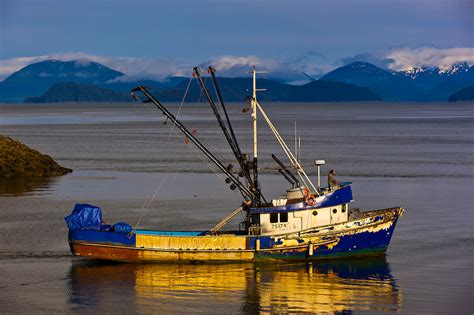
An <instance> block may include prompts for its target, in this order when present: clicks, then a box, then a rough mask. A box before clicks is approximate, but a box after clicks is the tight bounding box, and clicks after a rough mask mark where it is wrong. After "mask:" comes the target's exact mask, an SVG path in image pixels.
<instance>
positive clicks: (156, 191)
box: [135, 77, 193, 229]
mask: <svg viewBox="0 0 474 315" xmlns="http://www.w3.org/2000/svg"><path fill="white" fill-rule="evenodd" d="M192 80H193V78H192V77H191V78H190V79H189V82H188V86H187V87H186V91H185V92H184V96H183V99H182V100H181V104H180V106H179V108H178V112H177V113H176V117H179V114H180V112H181V109H182V107H183V104H184V100H185V99H186V96H187V94H188V91H189V87H190V86H191V82H192ZM175 125H176V123H174V122H173V125H172V126H171V130H170V133H169V135H168V139H167V141H166V145H169V142H170V139H171V135H172V134H173V131H174V127H175ZM168 175H169V173H166V174H165V176H163V179H162V180H161V183H160V184H159V185H158V188H157V189H156V190H155V192H154V193H153V195H152V197H151V198H150V200H149V201H148V202H147V201H146V199H145V200H144V201H143V205H142V208H141V210H140V212H142V215H141V216H140V218H139V219H138V221H137V223H136V224H135V229H137V228H138V225H139V224H140V222H141V220H142V219H143V217H144V216H145V210H148V209H149V207H150V205H151V204H152V202H153V201H154V200H155V198H156V196H157V194H158V192H159V191H160V190H161V187H162V186H163V184H164V182H165V180H166V179H167V177H168Z"/></svg>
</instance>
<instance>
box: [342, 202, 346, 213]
mask: <svg viewBox="0 0 474 315" xmlns="http://www.w3.org/2000/svg"><path fill="white" fill-rule="evenodd" d="M346 209H347V205H345V204H344V205H342V210H341V212H342V213H344V212H346Z"/></svg>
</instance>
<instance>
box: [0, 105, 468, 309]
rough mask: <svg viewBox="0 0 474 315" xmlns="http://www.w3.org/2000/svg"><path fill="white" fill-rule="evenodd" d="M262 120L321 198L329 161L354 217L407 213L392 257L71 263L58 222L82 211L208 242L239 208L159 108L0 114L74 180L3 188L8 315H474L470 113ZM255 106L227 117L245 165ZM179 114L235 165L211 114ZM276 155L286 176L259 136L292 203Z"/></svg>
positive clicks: (188, 110) (269, 185) (446, 110)
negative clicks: (395, 210)
mask: <svg viewBox="0 0 474 315" xmlns="http://www.w3.org/2000/svg"><path fill="white" fill-rule="evenodd" d="M262 105H264V107H265V109H266V111H267V113H268V115H269V116H270V118H271V119H272V121H273V123H274V125H275V126H276V127H277V128H278V129H279V131H280V133H281V135H282V136H283V138H284V139H285V140H286V141H287V142H288V146H289V147H290V148H294V143H295V142H294V139H295V124H296V129H297V136H296V138H300V139H301V150H300V151H301V160H302V163H303V164H304V165H305V167H306V170H307V172H308V173H309V174H310V177H311V178H312V179H313V180H314V182H316V168H315V166H314V163H313V162H314V160H315V159H324V160H326V165H324V166H323V167H322V171H323V174H324V175H326V174H327V172H328V171H329V170H330V169H335V170H336V172H337V175H338V176H337V178H338V179H339V180H342V181H351V182H353V193H354V199H355V201H354V203H353V207H359V208H361V209H362V210H370V209H378V208H386V207H394V206H402V207H404V208H405V209H406V211H405V214H404V215H403V217H402V218H401V219H400V220H399V222H398V225H397V228H396V230H395V234H394V236H393V239H392V242H391V245H390V247H389V250H388V252H387V254H386V256H382V257H376V258H368V259H350V260H333V261H322V262H313V263H294V262H293V263H281V262H280V263H279V262H268V263H241V264H233V263H232V264H178V263H174V264H120V263H106V262H98V261H88V260H85V259H81V258H75V257H72V256H71V254H70V252H69V247H68V244H67V227H66V224H65V222H64V219H63V218H64V217H65V216H66V215H68V214H69V213H70V212H71V210H72V208H73V207H74V204H75V203H91V204H94V205H97V206H100V207H101V208H102V209H103V215H104V219H105V220H106V221H107V222H109V223H115V222H118V221H126V222H128V223H130V224H131V225H133V226H138V227H141V228H155V229H184V230H206V229H208V228H209V227H210V226H212V225H213V224H214V223H216V222H217V221H218V220H219V219H220V218H221V217H223V216H225V215H227V214H228V213H229V212H230V211H232V210H233V209H234V208H236V207H237V206H238V205H239V204H240V202H241V198H240V197H239V195H238V193H236V192H235V191H231V190H229V188H228V186H227V184H225V182H224V180H225V177H223V176H222V175H220V174H218V172H217V170H216V168H215V167H213V166H212V165H211V164H210V163H209V161H208V160H207V159H206V158H205V157H204V156H203V155H202V154H200V153H199V152H197V150H196V148H195V147H194V146H193V144H192V143H189V141H188V139H186V138H183V137H182V136H181V134H179V132H178V130H177V129H176V128H174V127H173V126H172V124H171V123H170V122H168V123H167V124H165V119H164V118H163V117H162V116H161V115H160V113H159V112H158V111H157V110H154V109H152V108H150V107H144V106H143V105H137V104H87V105H84V104H45V105H29V104H16V105H0V134H2V135H7V136H11V137H13V138H15V139H18V140H20V141H22V142H23V143H25V144H27V145H29V146H31V147H32V148H34V149H37V150H39V151H41V152H43V153H46V154H48V155H51V156H52V157H53V158H55V159H56V160H57V161H58V162H59V163H60V164H61V165H63V166H65V167H69V168H72V169H73V170H74V172H73V173H71V174H68V175H65V176H61V177H56V178H52V179H43V180H40V179H21V180H19V179H17V180H13V179H8V180H1V181H0V279H1V280H0V314H9V313H72V312H76V311H79V312H87V313H155V314H169V313H205V314H238V313H279V314H284V313H322V314H385V313H387V314H388V313H401V314H472V313H473V311H474V299H473V296H474V257H473V255H474V254H473V253H474V241H473V222H474V207H473V204H474V105H473V104H467V103H465V104H464V103H454V104H451V103H449V104H448V103H427V104H424V103H393V104H391V103H328V104H325V103H316V104H310V103H305V104H301V103H298V104H296V103H290V104H287V103H273V104H262ZM245 106H247V105H246V104H243V103H242V104H237V103H234V104H229V106H228V107H229V112H230V115H231V118H232V120H233V121H234V127H235V130H236V134H237V137H238V138H239V140H240V144H241V147H242V150H243V151H244V152H248V153H251V148H252V132H251V129H250V127H251V121H250V115H249V112H247V113H242V112H241V110H242V108H244V107H245ZM169 107H170V109H171V111H172V112H174V113H176V114H177V115H178V116H179V118H180V119H182V120H183V122H184V123H185V125H187V126H188V127H189V129H190V130H192V132H193V133H194V134H195V135H196V137H198V138H199V139H201V140H202V141H203V142H204V143H205V144H206V145H208V146H209V147H210V148H211V150H212V151H213V152H215V154H216V155H217V156H218V157H219V158H221V159H222V160H223V161H225V162H226V163H233V162H232V156H231V154H230V152H229V150H228V149H227V146H226V143H225V141H224V138H223V136H222V134H221V133H220V132H219V129H218V128H217V124H216V122H215V119H214V118H213V116H212V113H211V111H210V109H209V108H208V107H207V106H206V105H205V104H184V105H183V106H180V104H171V105H169ZM260 118H261V116H260ZM271 153H275V154H276V155H277V156H279V157H280V158H281V159H282V160H284V161H286V159H285V156H284V154H283V151H282V150H281V149H280V147H279V145H278V144H277V142H276V141H275V138H274V137H273V134H272V133H271V131H270V130H269V128H268V127H267V126H266V124H265V122H264V121H263V120H259V160H260V166H261V167H262V168H263V169H262V176H261V180H262V187H263V193H264V195H265V196H266V197H267V198H268V199H271V198H272V197H276V196H278V195H279V194H281V193H282V192H284V190H285V189H287V188H288V184H287V183H286V182H285V179H284V178H283V177H281V176H279V175H278V174H276V173H275V166H276V165H275V163H274V162H272V160H271V157H270V154H271ZM234 164H236V163H234ZM322 183H323V184H325V183H326V178H325V176H324V177H323V178H322ZM239 219H241V218H237V219H236V220H235V221H233V222H232V223H231V225H233V226H231V227H230V228H232V227H234V228H235V227H237V226H238V223H239V221H240V220H239Z"/></svg>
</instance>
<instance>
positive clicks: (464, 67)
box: [399, 61, 474, 80]
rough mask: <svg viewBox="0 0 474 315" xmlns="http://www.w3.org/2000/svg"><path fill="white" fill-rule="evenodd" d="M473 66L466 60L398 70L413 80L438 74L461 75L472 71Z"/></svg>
mask: <svg viewBox="0 0 474 315" xmlns="http://www.w3.org/2000/svg"><path fill="white" fill-rule="evenodd" d="M473 67H474V66H471V65H469V64H468V62H467V61H462V62H457V63H455V64H453V65H443V66H438V67H423V68H420V67H412V68H408V69H406V70H402V71H399V72H400V73H401V74H403V75H405V76H407V77H409V78H411V79H413V80H415V79H417V78H420V77H423V76H440V77H442V78H446V77H449V76H456V75H463V74H465V73H467V72H469V71H472V68H473Z"/></svg>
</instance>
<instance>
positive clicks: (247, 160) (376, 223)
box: [65, 67, 404, 262]
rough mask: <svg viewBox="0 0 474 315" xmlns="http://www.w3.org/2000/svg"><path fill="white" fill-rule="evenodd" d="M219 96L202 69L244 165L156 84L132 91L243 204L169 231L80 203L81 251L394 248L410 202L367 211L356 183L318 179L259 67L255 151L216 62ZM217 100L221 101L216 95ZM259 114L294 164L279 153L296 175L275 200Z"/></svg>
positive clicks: (106, 256) (110, 255) (74, 232)
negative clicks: (270, 111) (265, 168)
mask: <svg viewBox="0 0 474 315" xmlns="http://www.w3.org/2000/svg"><path fill="white" fill-rule="evenodd" d="M207 72H208V73H209V74H210V77H211V79H212V80H211V81H212V85H213V87H214V89H215V96H214V97H213V96H211V93H210V92H209V91H208V86H207V85H206V84H205V82H204V80H203V76H202V70H201V69H199V68H197V67H196V68H194V71H193V77H194V78H195V79H196V80H197V82H198V83H199V86H200V88H201V91H202V93H203V95H204V96H205V98H206V99H207V102H208V103H209V105H210V107H211V109H212V112H213V114H214V115H215V117H216V120H217V122H218V125H219V127H220V129H221V130H222V132H223V134H224V137H225V139H226V141H227V143H228V144H229V147H230V149H231V151H232V153H233V156H234V157H235V160H236V161H237V163H238V169H234V166H233V165H232V164H228V165H226V164H224V162H223V161H221V160H220V159H218V158H217V157H216V155H215V154H213V153H212V152H211V151H210V150H209V149H208V148H207V147H206V146H205V145H204V144H203V143H202V142H201V141H200V140H199V139H198V138H197V137H196V135H195V134H194V133H193V132H191V131H190V130H189V129H188V128H187V127H186V126H185V125H184V124H183V123H182V122H181V121H180V119H179V117H176V116H175V115H173V114H172V113H171V112H170V111H169V110H168V109H167V108H166V107H165V106H164V105H163V104H162V103H161V102H160V101H159V100H158V99H157V98H155V96H153V95H152V94H151V92H150V91H149V89H148V88H147V87H144V86H138V87H136V88H134V89H133V90H131V95H132V97H133V98H134V99H135V100H137V101H139V102H142V103H149V104H152V105H153V106H154V107H156V108H157V109H158V110H159V112H161V113H162V114H163V115H164V116H165V117H166V119H167V121H170V122H171V123H172V125H173V128H174V127H176V128H177V129H179V130H180V132H182V133H183V135H184V137H185V138H186V139H187V141H189V142H192V143H193V144H194V145H195V146H196V147H197V148H198V149H199V150H200V151H201V152H202V153H203V154H204V155H205V156H206V157H207V158H208V159H209V160H210V161H211V162H212V163H213V164H214V165H215V166H217V168H218V169H219V170H220V172H222V173H223V174H224V175H225V176H226V179H225V184H226V185H229V188H230V189H232V190H238V191H239V192H240V194H241V195H242V203H241V204H240V206H239V207H237V208H236V209H235V210H233V211H232V212H231V213H230V214H229V215H228V216H227V217H225V218H223V219H222V220H221V221H220V222H218V223H217V224H216V225H215V226H213V227H211V228H209V229H208V230H205V231H163V230H148V229H147V230H145V229H138V228H132V227H131V226H130V225H129V224H126V223H122V222H119V223H117V224H114V225H108V224H104V223H103V220H102V211H101V209H100V208H99V207H96V206H92V205H89V204H77V205H76V206H75V208H74V210H73V212H72V213H71V215H69V216H67V217H66V218H65V219H66V222H67V224H68V227H69V234H68V241H69V245H70V248H71V252H72V253H73V255H75V256H81V257H87V258H92V259H101V260H112V261H124V262H153V261H155V262H158V261H253V260H266V259H280V260H290V259H293V260H295V259H296V260H298V259H299V260H315V259H324V258H337V257H353V256H364V255H375V254H384V253H385V252H386V250H387V248H388V245H389V243H390V240H391V238H392V235H393V233H394V229H395V226H396V223H397V220H398V218H399V217H400V216H401V215H402V214H403V212H404V209H403V208H402V207H393V208H387V209H379V210H370V211H360V210H359V209H352V208H351V207H350V204H351V202H353V196H352V189H351V185H352V183H349V182H344V183H339V182H337V183H336V184H334V185H329V186H322V185H321V184H320V172H319V166H320V165H322V164H324V161H316V164H317V165H318V183H317V185H314V184H313V182H312V181H311V179H310V177H309V176H308V175H307V173H306V172H305V170H304V168H303V166H302V164H301V163H300V159H299V158H298V157H297V154H296V153H297V152H292V151H291V150H290V148H289V147H288V145H287V143H286V142H285V141H284V139H283V137H282V136H281V135H280V133H279V132H278V130H277V129H276V128H275V126H274V125H273V123H272V122H271V120H270V117H269V116H268V115H267V114H266V112H265V110H264V108H263V107H262V106H261V105H260V103H259V102H258V100H257V92H258V91H259V90H260V89H257V80H256V76H257V73H258V71H256V70H255V69H253V71H252V78H253V80H252V82H253V84H252V96H251V98H250V105H251V107H250V108H249V110H251V111H252V112H251V116H252V122H253V157H249V154H245V153H243V152H242V151H241V149H240V146H239V144H238V141H237V138H236V136H235V133H234V130H233V128H232V124H231V120H230V117H229V115H228V113H227V110H226V106H225V104H224V100H223V97H222V93H221V90H220V88H219V84H218V80H217V78H216V74H215V72H216V71H215V69H214V68H212V67H209V68H208V69H207ZM214 99H216V101H215V100H214ZM258 114H259V115H258ZM257 115H258V116H261V117H262V118H263V119H264V121H265V122H266V123H267V124H268V126H269V127H270V129H271V130H272V132H273V134H274V136H275V138H276V140H277V141H278V143H279V144H280V145H281V147H282V149H283V152H284V153H285V155H286V157H287V159H288V161H289V163H290V165H285V163H283V162H282V161H281V159H280V158H278V157H277V156H276V155H274V154H272V158H273V159H274V160H275V162H276V164H277V168H276V170H278V172H279V173H280V174H281V175H282V177H283V178H284V179H285V180H286V181H288V183H289V187H288V190H287V191H286V192H284V193H283V194H282V195H280V196H276V197H275V198H272V199H267V198H268V197H267V196H264V195H263V194H262V190H261V184H260V181H259V177H258V174H259V165H258V146H257V144H258V142H257V140H258V138H257V118H258V117H257ZM239 213H243V214H244V218H245V219H244V221H243V222H241V224H239V228H238V230H237V229H236V230H232V231H227V230H226V231H223V230H222V228H223V227H224V226H225V225H226V224H227V223H228V222H229V221H231V220H232V218H234V217H235V216H236V215H237V214H239Z"/></svg>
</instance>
